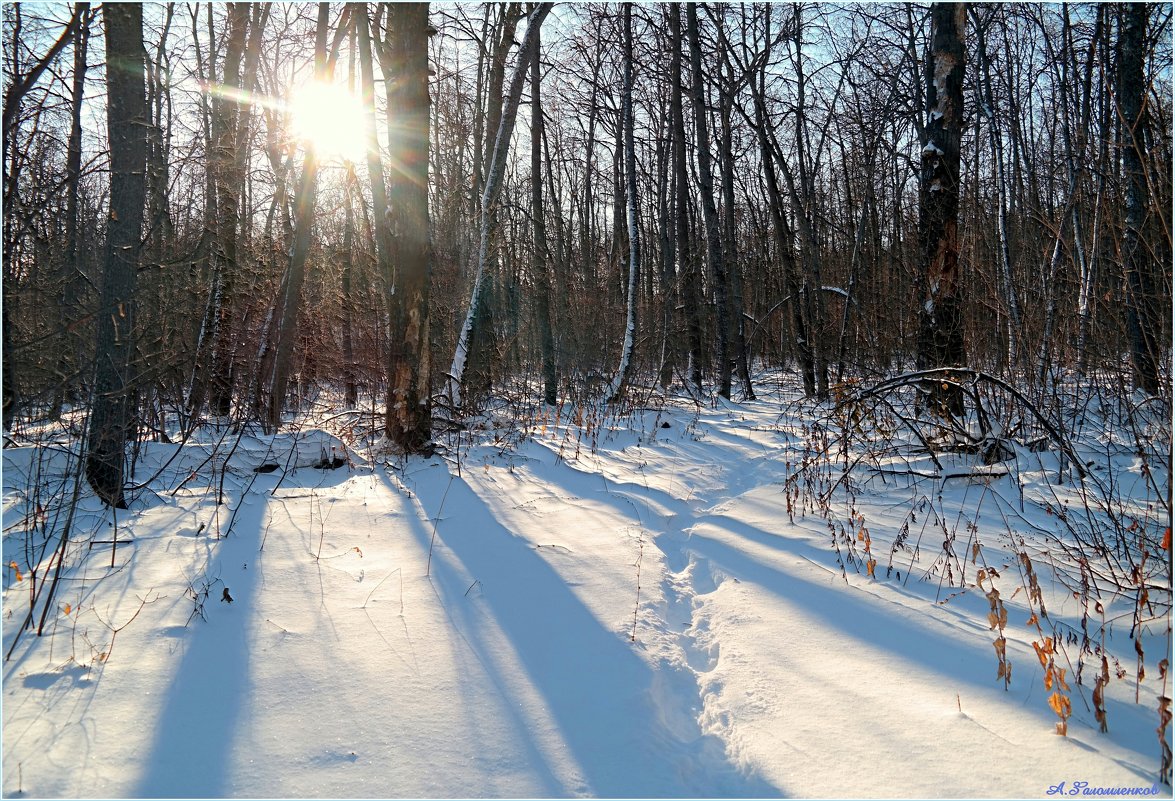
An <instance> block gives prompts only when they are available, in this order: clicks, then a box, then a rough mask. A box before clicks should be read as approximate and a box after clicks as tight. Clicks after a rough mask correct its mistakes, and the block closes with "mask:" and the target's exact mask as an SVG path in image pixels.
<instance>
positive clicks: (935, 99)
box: [917, 3, 967, 415]
mask: <svg viewBox="0 0 1175 801" xmlns="http://www.w3.org/2000/svg"><path fill="white" fill-rule="evenodd" d="M966 19H967V7H966V5H965V4H963V3H934V4H933V5H931V7H930V52H929V56H928V58H927V61H926V65H925V73H926V112H927V123H926V128H925V130H924V132H923V135H922V138H923V142H922V154H921V169H920V173H919V188H918V207H919V221H918V248H919V275H920V276H921V277H922V279H923V281H924V286H925V290H924V295H923V299H922V307H921V309H920V310H919V331H918V351H917V366H918V368H919V369H929V368H934V367H955V366H962V365H963V364H964V363H965V360H966V354H965V352H964V349H963V325H962V298H961V293H962V280H961V277H960V274H959V151H960V145H961V142H962V136H963V71H964V64H965V53H964V47H963V35H964V28H965V25H966ZM924 388H925V390H926V392H927V395H928V399H929V402H930V406H931V408H933V409H936V410H938V411H940V412H943V413H949V414H953V415H961V414H962V412H963V394H962V390H961V388H959V387H957V386H953V385H946V384H943V383H941V382H936V381H931V382H927V384H926V385H925V387H924Z"/></svg>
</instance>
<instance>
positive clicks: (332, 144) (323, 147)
mask: <svg viewBox="0 0 1175 801" xmlns="http://www.w3.org/2000/svg"><path fill="white" fill-rule="evenodd" d="M290 115H291V118H292V122H293V133H294V136H295V137H297V139H298V140H299V141H300V142H306V143H310V144H313V145H314V149H315V151H316V152H317V153H318V155H319V157H320V158H326V159H330V158H341V159H346V160H347V161H361V160H362V159H363V157H364V154H365V153H366V152H367V134H366V131H367V122H366V117H365V115H364V111H363V103H362V102H361V101H360V100H359V98H358V97H356V96H355V95H353V94H352V93H350V92H348V91H347V89H346V88H345V87H342V86H339V85H337V84H327V83H320V82H318V81H315V82H314V83H310V84H307V85H305V86H301V87H298V88H297V89H295V90H294V91H293V93H292V95H291V97H290Z"/></svg>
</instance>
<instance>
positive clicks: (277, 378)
mask: <svg viewBox="0 0 1175 801" xmlns="http://www.w3.org/2000/svg"><path fill="white" fill-rule="evenodd" d="M329 20H330V4H329V3H319V4H318V26H317V30H316V31H315V36H314V77H315V79H317V80H320V81H321V80H325V79H326V77H327V67H326V34H327V26H328V24H329ZM303 147H304V148H305V151H304V155H303V157H302V179H301V182H300V183H299V185H298V190H297V193H296V194H295V195H294V243H293V247H291V248H290V261H289V266H288V271H287V273H286V281H285V287H284V289H285V292H284V293H283V294H282V298H281V307H280V309H279V312H278V324H277V348H276V353H275V354H274V361H273V383H272V384H271V386H270V391H269V408H268V409H267V418H268V420H267V422H268V423H269V426H270V428H271V429H273V430H275V431H276V430H277V428H278V427H279V426H280V425H281V416H282V410H283V408H284V407H285V402H286V387H287V384H288V383H289V377H290V359H291V357H292V356H293V352H294V337H295V332H296V331H297V327H298V309H299V308H300V307H301V305H302V284H303V282H304V280H305V277H306V260H307V258H308V257H309V255H310V234H311V231H312V229H313V225H314V209H315V206H316V205H317V203H318V155H317V153H316V152H315V147H314V142H313V141H310V140H307V141H306V142H305V143H304V145H303Z"/></svg>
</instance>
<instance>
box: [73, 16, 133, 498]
mask: <svg viewBox="0 0 1175 801" xmlns="http://www.w3.org/2000/svg"><path fill="white" fill-rule="evenodd" d="M102 15H103V20H104V22H105V25H106V75H107V79H106V80H107V100H106V119H107V126H108V135H109V144H110V214H109V218H108V219H107V232H106V257H105V269H104V272H103V280H102V295H101V298H102V300H101V303H100V306H99V313H98V317H97V331H96V336H97V353H98V364H97V369H96V372H95V386H94V404H93V411H92V412H91V415H90V433H89V443H88V444H89V449H88V453H87V455H86V480H87V481H89V483H90V486H91V487H93V489H94V492H95V493H96V494H97V495H98V497H99V498H101V499H102V500H103V502H105V503H106V504H107V505H108V506H112V507H116V508H120V509H123V508H126V502H125V500H124V498H123V483H124V471H125V455H126V444H127V442H128V440H129V439H130V437H131V431H132V428H133V416H134V408H135V391H134V386H135V384H134V376H133V374H132V371H133V369H134V367H133V363H132V358H133V355H134V334H135V332H134V328H135V283H136V273H137V271H138V267H139V249H140V243H141V241H142V229H143V208H144V204H145V202H146V183H145V180H144V176H145V173H146V167H147V98H146V94H145V92H144V83H143V7H142V6H140V5H138V4H136V3H115V4H110V5H106V6H104V7H103V14H102Z"/></svg>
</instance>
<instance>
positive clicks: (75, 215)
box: [54, 3, 92, 410]
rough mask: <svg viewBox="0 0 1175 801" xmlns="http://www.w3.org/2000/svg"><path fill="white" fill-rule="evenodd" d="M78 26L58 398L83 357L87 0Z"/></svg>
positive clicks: (70, 388) (72, 390) (71, 390)
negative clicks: (80, 199)
mask: <svg viewBox="0 0 1175 801" xmlns="http://www.w3.org/2000/svg"><path fill="white" fill-rule="evenodd" d="M76 13H77V14H78V19H79V22H78V27H77V30H76V32H75V33H74V44H73V85H72V97H71V98H70V101H71V104H70V112H71V113H70V123H69V144H68V145H67V147H66V156H65V263H64V265H63V269H62V283H61V320H62V323H63V326H62V328H63V329H64V330H65V332H66V333H65V339H66V344H65V348H64V349H63V350H62V353H61V361H60V368H61V374H62V379H61V380H62V385H61V388H60V390H59V394H58V399H57V402H56V403H55V404H54V406H55V407H56V409H57V410H60V408H61V404H62V403H63V402H64V401H65V400H66V399H67V398H68V399H70V400H75V399H76V398H75V397H74V396H75V394H76V389H77V383H78V378H79V376H78V371H80V369H81V367H82V364H83V359H82V353H83V352H84V346H83V342H82V337H81V333H80V331H79V330H78V328H79V327H80V326H79V325H78V324H79V323H80V322H81V319H82V314H83V311H82V296H83V293H84V291H85V280H86V277H85V272H84V270H83V269H82V264H83V263H84V260H83V252H82V248H81V245H80V239H81V235H80V231H79V228H80V225H81V220H80V219H79V209H78V189H79V183H80V179H81V173H82V103H83V101H84V100H85V90H86V71H87V64H86V59H87V57H88V56H89V41H90V20H91V18H92V14H91V12H90V4H89V3H78V4H77V11H76Z"/></svg>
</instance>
